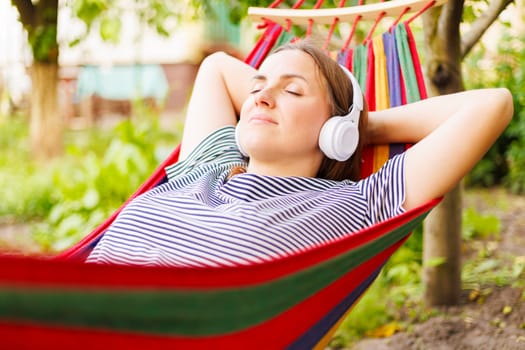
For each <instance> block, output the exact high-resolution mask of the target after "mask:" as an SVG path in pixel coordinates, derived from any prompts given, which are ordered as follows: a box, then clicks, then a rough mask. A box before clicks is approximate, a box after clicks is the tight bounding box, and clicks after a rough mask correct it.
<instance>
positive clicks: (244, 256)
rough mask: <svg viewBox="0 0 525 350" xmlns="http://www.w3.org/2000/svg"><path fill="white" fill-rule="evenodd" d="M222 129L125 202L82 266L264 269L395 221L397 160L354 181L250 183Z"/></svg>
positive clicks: (400, 183)
mask: <svg viewBox="0 0 525 350" xmlns="http://www.w3.org/2000/svg"><path fill="white" fill-rule="evenodd" d="M239 165H243V166H245V165H246V162H245V160H244V159H243V157H242V155H241V154H240V152H239V150H238V149H237V147H236V143H235V129H234V127H232V126H226V127H223V128H221V129H218V130H216V131H215V132H213V133H211V134H210V135H209V136H207V137H206V138H205V139H204V140H203V141H202V142H201V143H200V144H199V145H198V146H197V147H196V148H195V149H194V150H193V152H192V153H191V154H190V155H189V156H188V158H187V159H185V160H184V161H180V162H178V163H176V164H174V165H172V166H169V167H167V168H166V172H167V174H168V178H169V181H167V182H166V183H164V184H161V185H159V186H157V187H155V188H153V189H151V190H150V191H148V192H146V193H144V194H142V195H141V196H139V197H137V198H136V199H134V200H133V201H131V202H130V203H129V204H128V205H127V206H126V207H125V208H124V209H123V211H122V212H121V213H120V215H119V216H118V217H117V218H116V220H115V221H114V222H113V224H112V225H111V226H110V227H109V228H108V229H107V231H106V232H105V233H104V235H103V237H102V239H101V240H100V242H99V243H98V244H97V246H96V247H95V248H94V250H93V252H92V253H91V255H90V256H89V257H88V259H87V261H88V262H98V263H116V264H137V265H156V266H174V265H176V266H224V265H229V266H231V265H237V264H250V263H256V262H262V261H266V260H272V259H276V258H279V257H283V256H286V255H288V254H290V253H292V252H297V251H301V250H304V249H307V248H309V247H312V246H317V245H321V244H325V243H326V242H331V241H333V240H336V239H338V238H340V237H344V236H346V235H351V234H353V232H355V231H358V230H359V229H362V228H364V227H367V226H370V225H373V224H374V223H377V222H379V221H383V220H386V219H388V218H391V217H393V216H395V215H398V214H400V213H402V212H403V211H404V210H403V208H402V204H403V201H404V197H405V194H404V188H405V185H404V155H403V154H401V155H398V156H396V157H394V158H392V159H391V160H389V161H388V162H387V163H386V164H385V165H384V166H383V167H382V168H381V169H380V170H379V171H378V172H377V173H375V174H373V175H371V176H369V177H368V178H366V179H364V180H361V181H357V182H354V181H350V180H344V181H333V180H325V179H318V178H309V177H279V176H264V175H257V174H252V173H245V174H239V175H235V176H234V177H233V178H231V179H229V180H228V179H227V177H228V174H229V173H230V171H231V169H232V168H233V167H235V166H239Z"/></svg>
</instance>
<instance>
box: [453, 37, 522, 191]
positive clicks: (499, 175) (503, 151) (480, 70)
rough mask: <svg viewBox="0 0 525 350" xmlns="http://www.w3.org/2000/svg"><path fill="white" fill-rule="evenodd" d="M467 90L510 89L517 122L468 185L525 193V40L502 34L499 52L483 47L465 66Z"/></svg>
mask: <svg viewBox="0 0 525 350" xmlns="http://www.w3.org/2000/svg"><path fill="white" fill-rule="evenodd" d="M463 69H464V77H465V82H466V86H467V88H469V89H470V88H481V87H497V86H500V87H507V88H508V89H509V90H510V91H511V93H512V95H513V98H514V118H513V119H512V121H511V123H510V125H509V127H508V128H507V129H506V130H505V132H504V133H503V135H502V136H500V138H499V139H498V140H497V141H496V143H495V144H494V145H493V146H492V148H491V149H490V150H489V151H488V152H487V154H486V155H485V156H484V157H483V159H482V160H481V161H480V162H479V163H478V165H477V166H476V167H475V168H474V169H473V170H472V171H471V173H470V174H469V176H468V178H467V180H468V182H467V183H468V184H469V185H481V186H491V185H505V186H506V187H507V188H509V189H510V190H511V191H513V192H516V193H523V192H524V190H525V88H524V86H525V36H522V37H521V38H517V37H511V36H509V35H507V34H503V36H502V38H501V40H499V41H498V46H497V51H496V52H491V51H490V50H489V49H488V48H487V47H486V46H484V45H483V44H481V43H480V45H478V46H477V47H476V48H475V49H474V51H473V52H472V53H471V55H469V56H468V57H467V58H466V61H465V64H464V65H463Z"/></svg>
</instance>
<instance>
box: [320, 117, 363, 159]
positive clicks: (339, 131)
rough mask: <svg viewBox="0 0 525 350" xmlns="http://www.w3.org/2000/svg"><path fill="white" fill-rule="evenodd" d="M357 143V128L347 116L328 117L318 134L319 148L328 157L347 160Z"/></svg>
mask: <svg viewBox="0 0 525 350" xmlns="http://www.w3.org/2000/svg"><path fill="white" fill-rule="evenodd" d="M358 144H359V129H358V126H357V125H356V123H355V122H353V121H352V120H351V119H349V118H348V116H344V117H340V116H335V117H332V118H329V119H328V120H327V121H326V122H325V123H324V125H323V127H322V128H321V132H320V134H319V148H320V149H321V151H322V152H323V153H324V154H325V155H326V156H327V157H328V158H330V159H335V160H338V161H340V162H342V161H345V160H348V159H349V158H350V157H351V156H352V154H354V152H355V150H356V149H357V145H358Z"/></svg>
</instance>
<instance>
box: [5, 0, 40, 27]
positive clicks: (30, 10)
mask: <svg viewBox="0 0 525 350" xmlns="http://www.w3.org/2000/svg"><path fill="white" fill-rule="evenodd" d="M11 3H12V4H13V5H14V6H15V7H16V8H17V9H18V13H19V14H20V21H21V22H22V24H23V25H24V27H27V26H32V25H33V24H34V21H35V6H34V5H33V3H32V2H31V0H11Z"/></svg>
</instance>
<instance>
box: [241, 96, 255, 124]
mask: <svg viewBox="0 0 525 350" xmlns="http://www.w3.org/2000/svg"><path fill="white" fill-rule="evenodd" d="M252 100H253V99H252V98H251V97H248V98H247V99H246V100H245V101H244V103H243V104H242V106H241V111H240V113H239V118H240V120H242V119H243V117H244V116H245V115H246V113H248V111H249V110H250V109H251V107H252V106H253V102H252ZM240 120H239V122H240Z"/></svg>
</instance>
